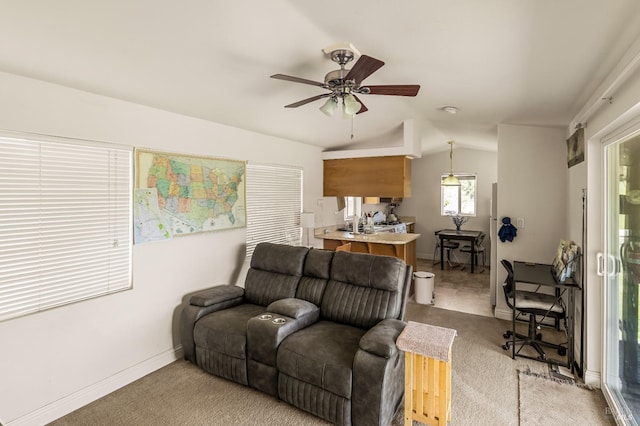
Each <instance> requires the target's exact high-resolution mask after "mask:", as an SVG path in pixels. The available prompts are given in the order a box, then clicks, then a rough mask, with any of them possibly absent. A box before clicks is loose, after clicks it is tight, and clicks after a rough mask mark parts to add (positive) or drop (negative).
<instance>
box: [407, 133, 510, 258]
mask: <svg viewBox="0 0 640 426" xmlns="http://www.w3.org/2000/svg"><path fill="white" fill-rule="evenodd" d="M443 143H444V142H443ZM497 159H498V155H497V153H495V152H491V151H478V150H474V149H464V148H455V147H454V150H453V169H454V172H456V173H477V175H478V181H477V184H478V188H477V189H478V191H477V198H478V199H477V215H476V216H475V217H471V218H470V219H469V221H468V222H467V223H465V224H464V225H462V229H477V230H481V231H484V232H486V233H487V234H488V233H489V215H490V214H491V211H490V210H491V184H492V183H493V182H496V179H497V169H498V167H497V165H498V163H497ZM443 173H449V151H448V150H447V151H444V152H439V153H436V154H430V155H425V156H423V157H422V158H415V159H413V160H411V194H412V195H411V197H409V198H405V199H403V200H402V204H401V205H400V206H399V207H398V208H397V209H396V212H397V213H399V214H400V215H401V216H415V217H416V227H415V232H416V233H418V234H421V237H420V238H419V239H418V240H417V243H416V246H417V252H418V258H420V259H432V258H433V249H434V247H435V243H436V239H435V236H434V233H435V232H436V231H437V230H440V229H447V228H448V229H452V228H455V225H454V224H453V222H452V221H451V218H450V217H448V216H441V215H440V176H441V175H442V174H443ZM484 245H485V247H486V249H485V252H486V253H487V265H488V264H489V257H488V256H489V254H490V251H491V250H490V248H489V239H488V238H487V239H485V243H484Z"/></svg>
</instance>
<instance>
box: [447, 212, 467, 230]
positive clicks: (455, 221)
mask: <svg viewBox="0 0 640 426" xmlns="http://www.w3.org/2000/svg"><path fill="white" fill-rule="evenodd" d="M468 219H469V218H468V217H467V216H460V215H455V216H451V220H453V224H454V225H456V232H460V227H461V226H462V225H463V224H464V223H465V222H466V221H467V220H468Z"/></svg>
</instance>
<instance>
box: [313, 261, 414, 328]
mask: <svg viewBox="0 0 640 426" xmlns="http://www.w3.org/2000/svg"><path fill="white" fill-rule="evenodd" d="M407 270H408V269H407V267H406V264H405V263H404V262H403V261H402V260H401V259H398V258H395V257H390V256H377V255H370V254H363V253H352V252H344V251H342V252H336V253H335V254H334V256H333V259H332V262H331V277H330V280H329V282H328V283H327V287H326V290H325V293H324V296H323V298H322V304H321V307H320V316H321V318H323V319H327V320H330V321H336V322H340V323H343V324H348V325H352V326H355V327H360V328H364V329H369V328H371V327H373V326H374V325H376V324H377V323H378V322H380V321H382V320H383V319H387V318H399V317H401V315H402V312H403V310H404V304H405V303H406V300H405V298H406V292H405V282H406V274H407Z"/></svg>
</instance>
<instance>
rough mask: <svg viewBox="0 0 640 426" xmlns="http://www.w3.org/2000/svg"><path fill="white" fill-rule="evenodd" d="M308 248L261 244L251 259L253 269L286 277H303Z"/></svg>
mask: <svg viewBox="0 0 640 426" xmlns="http://www.w3.org/2000/svg"><path fill="white" fill-rule="evenodd" d="M308 252H309V248H308V247H299V246H288V245H284V244H274V243H260V244H258V245H257V246H256V248H255V250H254V251H253V256H252V257H251V267H252V268H254V269H261V270H263V271H270V272H277V273H279V274H286V275H295V276H300V275H302V270H303V268H304V260H305V258H306V256H307V253H308Z"/></svg>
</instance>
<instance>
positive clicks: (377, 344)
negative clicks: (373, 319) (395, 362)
mask: <svg viewBox="0 0 640 426" xmlns="http://www.w3.org/2000/svg"><path fill="white" fill-rule="evenodd" d="M406 325H407V323H406V322H404V321H400V320H397V319H386V320H382V321H380V322H379V323H378V324H376V325H375V326H374V327H372V328H371V329H370V330H369V331H367V332H366V333H365V335H364V336H362V338H361V339H360V349H362V350H363V351H366V352H369V353H371V354H373V355H377V356H380V357H383V358H391V357H392V356H394V355H395V354H396V352H397V351H398V348H397V347H396V340H397V339H398V336H399V335H400V333H401V332H402V330H404V328H405V327H406Z"/></svg>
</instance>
